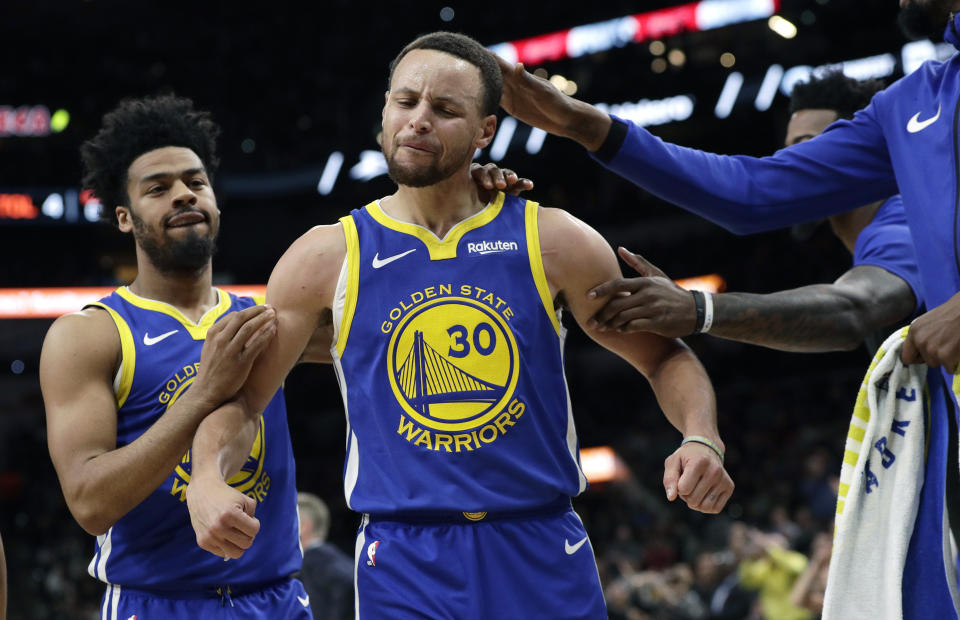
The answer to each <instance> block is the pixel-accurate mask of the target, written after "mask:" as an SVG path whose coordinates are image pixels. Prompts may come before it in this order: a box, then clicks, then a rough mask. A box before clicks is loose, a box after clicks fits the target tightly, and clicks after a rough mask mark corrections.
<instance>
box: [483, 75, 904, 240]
mask: <svg viewBox="0 0 960 620" xmlns="http://www.w3.org/2000/svg"><path fill="white" fill-rule="evenodd" d="M499 62H500V67H501V70H502V72H503V82H504V87H503V91H504V95H503V99H502V100H501V105H502V106H503V108H504V109H505V110H506V111H507V112H509V113H510V114H512V115H513V116H515V117H516V118H518V119H519V120H521V121H523V122H525V123H527V124H529V125H533V126H535V127H539V128H541V129H543V130H545V131H547V132H550V133H553V134H555V135H559V136H564V137H568V138H571V139H573V140H576V141H577V142H579V143H580V144H582V145H583V146H584V147H585V148H586V149H587V150H589V151H591V152H592V153H593V154H594V156H595V157H596V158H597V159H598V160H599V161H600V162H601V163H602V164H603V165H604V166H606V167H607V168H609V169H610V170H612V171H614V172H616V173H617V174H619V175H621V176H622V177H624V178H625V179H627V180H628V181H630V182H632V183H634V184H636V185H639V186H640V187H642V188H643V189H645V190H647V191H649V192H651V193H652V194H655V195H656V196H658V197H660V198H662V199H664V200H666V201H668V202H671V203H673V204H676V205H678V206H680V207H682V208H684V209H686V210H688V211H691V212H693V213H696V214H697V215H700V216H702V217H705V218H707V219H709V220H710V221H712V222H714V223H716V224H719V225H720V226H723V227H724V228H726V229H728V230H730V231H732V232H735V233H738V234H745V233H751V232H759V231H762V230H772V229H775V228H783V227H785V226H789V225H791V224H797V223H800V222H805V221H810V220H813V219H816V218H818V217H825V216H827V215H833V214H836V213H842V212H844V211H849V210H850V208H851V206H850V205H863V204H867V203H869V202H871V201H873V200H879V199H882V198H886V197H888V196H892V195H894V194H896V193H898V191H899V190H898V188H897V184H896V180H895V179H894V175H893V168H892V164H891V162H890V157H889V153H888V152H887V145H886V140H885V138H884V135H883V129H882V127H881V126H880V124H879V123H878V122H877V120H876V114H877V110H876V109H875V108H876V100H875V101H874V103H871V105H870V106H868V107H867V108H866V109H865V110H861V111H860V112H858V113H857V115H856V116H855V117H854V119H853V120H850V121H847V120H842V121H838V122H836V123H834V124H833V125H831V126H830V127H829V128H828V129H827V131H825V132H824V133H823V134H822V135H820V136H818V137H817V138H815V139H813V140H808V141H807V142H804V143H802V144H798V145H795V146H792V147H790V148H787V149H783V150H781V151H778V152H777V153H776V154H774V155H772V156H770V157H764V158H756V157H745V156H726V155H715V154H713V153H705V152H703V151H699V150H696V149H691V148H685V147H681V146H677V145H675V144H669V143H667V142H663V141H662V140H660V139H659V138H657V137H656V136H654V135H653V134H651V133H650V132H648V131H647V130H645V129H643V128H642V127H640V126H638V125H636V124H633V123H629V122H626V121H623V120H620V119H617V118H614V117H611V116H609V115H608V114H606V113H605V112H603V111H601V110H599V109H597V108H596V107H595V106H592V105H590V104H588V103H585V102H583V101H578V100H576V99H573V98H572V97H569V96H567V95H564V94H563V93H562V92H560V91H559V90H558V89H557V88H555V87H554V86H553V85H552V84H550V83H549V82H547V81H546V80H542V79H540V78H538V77H536V76H534V75H531V74H530V73H528V72H527V71H526V70H525V69H524V68H523V66H522V65H516V66H513V65H511V64H510V63H507V62H506V61H504V60H502V59H500V60H499Z"/></svg>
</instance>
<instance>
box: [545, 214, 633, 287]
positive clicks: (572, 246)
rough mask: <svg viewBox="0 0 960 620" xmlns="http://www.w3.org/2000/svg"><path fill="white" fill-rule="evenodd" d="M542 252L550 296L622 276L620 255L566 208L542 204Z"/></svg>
mask: <svg viewBox="0 0 960 620" xmlns="http://www.w3.org/2000/svg"><path fill="white" fill-rule="evenodd" d="M538 221H539V224H538V227H539V237H540V255H541V257H542V260H543V271H544V274H545V275H546V278H547V283H548V284H549V286H550V292H551V295H552V296H554V297H556V295H557V294H558V293H563V294H564V295H565V296H568V295H570V294H577V292H579V291H585V290H586V289H587V288H589V287H592V286H596V285H598V284H600V283H601V282H604V281H606V280H609V279H612V278H617V277H620V275H621V273H620V266H619V264H618V263H617V257H616V255H615V254H614V253H613V249H612V248H611V247H610V244H609V243H607V240H606V239H604V238H603V237H602V236H601V235H600V233H598V232H597V231H596V230H595V229H594V228H593V227H592V226H590V225H589V224H587V223H586V222H584V221H582V220H580V219H578V218H576V217H574V216H573V215H571V214H570V213H567V212H566V211H564V210H563V209H551V208H545V207H541V208H540V210H539V214H538Z"/></svg>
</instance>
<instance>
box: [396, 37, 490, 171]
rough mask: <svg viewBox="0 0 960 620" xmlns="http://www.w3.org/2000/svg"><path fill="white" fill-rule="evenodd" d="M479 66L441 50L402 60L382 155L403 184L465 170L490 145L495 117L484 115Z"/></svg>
mask: <svg viewBox="0 0 960 620" xmlns="http://www.w3.org/2000/svg"><path fill="white" fill-rule="evenodd" d="M482 88H483V87H482V84H481V81H480V70H479V69H478V68H477V67H476V66H474V65H472V64H470V63H469V62H467V61H465V60H463V59H460V58H457V57H455V56H452V55H450V54H447V53H445V52H440V51H436V50H423V49H415V50H412V51H410V52H409V53H408V54H407V55H406V56H404V57H403V59H401V60H400V62H399V63H398V64H397V66H396V68H395V69H394V72H393V78H392V80H391V85H390V91H389V92H387V93H386V99H385V103H384V106H383V113H382V119H383V142H382V146H381V148H382V150H383V155H384V157H385V158H386V160H387V167H388V169H389V172H390V178H392V179H393V180H394V182H396V183H397V184H398V185H407V186H410V187H426V186H429V185H434V184H436V183H439V182H440V181H443V180H445V179H447V178H450V177H451V176H452V175H453V174H455V173H456V172H457V171H458V170H460V169H466V167H467V166H469V164H470V161H471V160H472V159H473V153H474V151H475V150H476V149H478V148H483V147H484V146H486V145H487V144H489V143H490V140H491V139H492V138H493V132H494V130H495V129H496V117H495V116H493V115H489V116H483V115H481V113H480V102H481V92H482Z"/></svg>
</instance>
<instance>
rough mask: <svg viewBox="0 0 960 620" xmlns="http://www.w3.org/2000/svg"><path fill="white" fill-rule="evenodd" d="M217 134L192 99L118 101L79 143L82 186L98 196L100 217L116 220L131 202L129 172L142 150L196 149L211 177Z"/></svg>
mask: <svg viewBox="0 0 960 620" xmlns="http://www.w3.org/2000/svg"><path fill="white" fill-rule="evenodd" d="M219 134H220V128H219V127H218V126H217V124H216V123H214V122H213V119H212V118H211V117H210V113H209V112H202V111H198V110H195V109H194V108H193V101H191V100H190V99H185V98H183V97H177V96H175V95H160V96H157V97H147V98H143V99H125V100H123V101H121V102H120V103H119V104H118V105H117V107H116V108H114V109H113V110H111V111H110V112H108V113H106V114H105V115H104V116H103V124H102V126H101V127H100V131H99V132H97V135H95V136H94V137H93V138H91V139H90V140H87V141H86V142H84V143H83V145H81V147H80V156H81V158H82V160H83V187H84V189H91V190H93V193H94V194H96V196H97V198H98V199H99V200H100V219H101V220H103V221H105V222H110V223H112V224H113V225H116V224H117V214H116V207H117V206H118V205H123V206H130V197H129V196H128V195H127V181H128V179H127V173H128V171H129V168H130V164H132V163H133V161H134V160H135V159H136V158H138V157H140V156H141V155H143V154H144V153H148V152H150V151H153V150H155V149H159V148H163V147H165V146H182V147H186V148H188V149H190V150H192V151H193V152H194V153H196V154H197V156H198V157H199V158H200V161H201V162H203V167H204V169H205V170H206V171H207V175H208V176H210V177H211V178H212V177H213V175H214V173H215V172H216V170H217V167H218V166H219V164H220V160H219V159H217V136H218V135H219Z"/></svg>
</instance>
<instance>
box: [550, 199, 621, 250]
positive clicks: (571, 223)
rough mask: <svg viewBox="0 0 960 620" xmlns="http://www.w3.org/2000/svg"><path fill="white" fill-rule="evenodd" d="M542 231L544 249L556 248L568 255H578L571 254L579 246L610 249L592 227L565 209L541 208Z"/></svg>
mask: <svg viewBox="0 0 960 620" xmlns="http://www.w3.org/2000/svg"><path fill="white" fill-rule="evenodd" d="M537 220H538V224H539V229H540V247H541V248H542V249H544V250H545V249H546V248H548V247H550V248H556V249H558V250H559V249H565V250H568V252H567V253H568V254H573V255H577V254H579V253H578V252H569V250H570V249H572V248H577V247H578V244H582V243H586V244H588V245H591V246H592V245H596V244H600V245H602V246H603V247H606V248H607V249H609V246H608V245H607V242H606V241H605V240H604V238H603V237H602V236H601V235H600V233H598V232H597V231H596V230H594V228H593V227H592V226H590V225H589V224H587V223H586V222H584V221H583V220H581V219H579V218H577V217H575V216H573V215H571V214H570V213H568V212H566V211H564V210H563V209H554V208H550V207H540V208H539V213H538V217H537Z"/></svg>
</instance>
